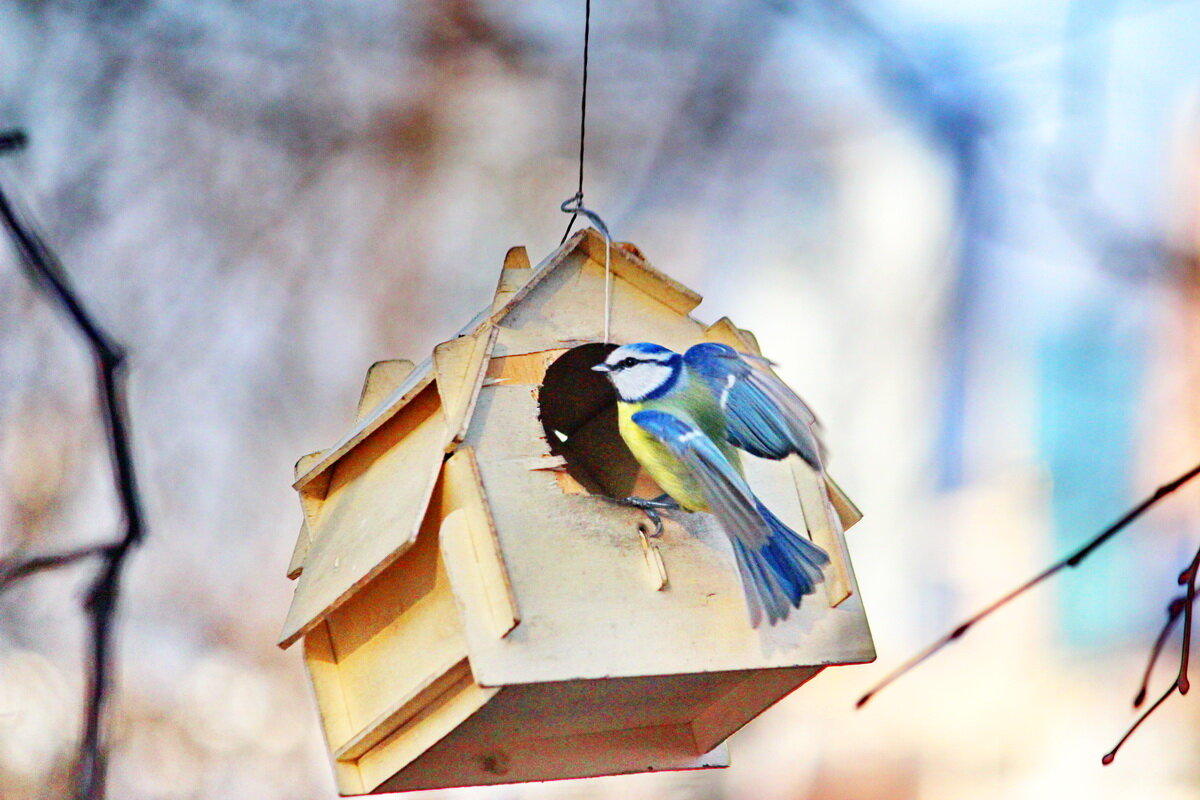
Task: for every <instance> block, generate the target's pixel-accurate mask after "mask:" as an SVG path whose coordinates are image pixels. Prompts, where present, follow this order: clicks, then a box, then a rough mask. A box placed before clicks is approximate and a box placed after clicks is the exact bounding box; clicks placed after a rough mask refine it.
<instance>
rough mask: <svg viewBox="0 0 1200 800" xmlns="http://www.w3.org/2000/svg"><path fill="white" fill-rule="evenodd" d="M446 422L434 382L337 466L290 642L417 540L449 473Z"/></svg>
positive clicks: (283, 639) (290, 624)
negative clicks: (444, 458)
mask: <svg viewBox="0 0 1200 800" xmlns="http://www.w3.org/2000/svg"><path fill="white" fill-rule="evenodd" d="M445 436H446V428H445V424H444V422H443V420H442V415H441V404H440V401H439V397H438V393H437V391H436V390H435V389H434V388H433V387H432V386H427V387H426V389H425V390H424V391H423V392H422V393H421V395H420V396H418V397H416V398H414V399H413V400H412V402H411V403H409V404H408V405H407V406H406V407H405V408H404V409H403V410H402V411H401V413H399V414H397V415H396V416H394V417H392V418H391V419H389V420H388V421H387V422H386V423H385V424H384V425H383V426H382V427H380V428H379V429H378V431H376V432H375V433H374V434H373V435H372V436H370V437H369V438H367V439H366V440H364V441H363V442H362V443H360V444H359V445H358V446H357V447H355V448H354V449H353V450H351V451H349V452H348V453H347V454H346V455H345V457H343V458H342V459H341V460H340V461H339V462H338V464H337V466H336V467H335V469H334V471H333V473H332V478H331V483H330V486H329V491H328V494H327V496H326V498H325V501H324V503H322V505H321V510H320V514H319V516H318V517H317V520H316V525H315V526H310V527H311V529H312V534H313V541H312V547H311V549H310V550H309V553H308V558H307V559H306V560H305V565H304V566H305V568H304V571H303V572H302V573H301V575H300V578H299V579H298V581H297V584H296V592H295V596H294V597H293V598H292V605H291V608H290V609H289V611H288V617H287V621H286V622H285V624H284V628H283V632H282V634H281V635H280V646H282V647H287V646H288V645H290V644H291V643H292V642H294V641H295V640H296V639H297V638H299V637H300V636H301V635H303V634H304V632H305V631H306V630H307V629H308V628H310V627H311V626H312V625H313V624H314V623H315V622H316V621H318V620H320V619H321V618H322V617H324V616H325V615H326V614H328V613H329V612H330V611H332V610H333V609H335V608H337V607H338V606H339V605H340V604H342V603H343V602H345V601H346V600H347V599H348V598H349V597H350V595H352V594H353V593H354V591H355V590H357V589H358V588H359V587H360V586H361V585H363V584H364V583H365V582H367V581H368V580H370V579H371V578H373V577H374V576H375V575H377V574H379V572H381V571H382V570H383V569H385V568H386V567H387V566H388V565H389V564H390V563H391V562H392V561H393V560H395V559H396V558H397V557H398V556H399V555H400V554H401V553H403V552H404V551H405V550H406V549H407V548H408V547H409V546H411V545H412V543H413V540H414V539H415V538H416V536H417V531H418V530H419V529H420V526H421V520H422V519H423V517H424V516H425V509H426V506H427V505H428V503H429V500H430V497H431V496H432V494H433V489H434V484H435V483H436V481H437V477H438V475H439V473H440V472H441V466H442V454H443V450H442V445H443V442H444V441H445Z"/></svg>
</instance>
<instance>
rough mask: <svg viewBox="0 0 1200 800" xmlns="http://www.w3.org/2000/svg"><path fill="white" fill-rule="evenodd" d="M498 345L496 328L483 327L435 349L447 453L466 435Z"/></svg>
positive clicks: (436, 372) (435, 369)
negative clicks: (486, 372) (492, 351)
mask: <svg viewBox="0 0 1200 800" xmlns="http://www.w3.org/2000/svg"><path fill="white" fill-rule="evenodd" d="M495 341H496V329H495V327H494V326H492V325H484V326H481V327H480V328H479V329H478V330H477V331H475V332H474V333H472V334H467V335H465V336H459V337H457V338H454V339H451V340H449V341H446V342H442V343H441V344H439V345H438V346H437V347H435V348H433V369H434V373H435V376H436V378H435V379H436V381H437V388H438V393H439V394H440V395H441V397H442V414H443V416H444V417H445V419H446V444H445V448H446V450H447V451H450V450H453V449H454V447H455V446H456V445H457V444H458V443H459V442H461V441H462V438H463V436H465V435H466V428H467V424H468V423H469V422H470V420H471V412H472V411H473V410H474V408H475V399H476V398H477V397H478V396H479V387H480V386H481V385H482V384H483V376H484V372H485V367H486V365H487V363H488V356H489V355H490V353H491V349H492V345H493V344H494V343H495Z"/></svg>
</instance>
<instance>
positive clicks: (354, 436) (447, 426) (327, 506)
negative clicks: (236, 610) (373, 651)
mask: <svg viewBox="0 0 1200 800" xmlns="http://www.w3.org/2000/svg"><path fill="white" fill-rule="evenodd" d="M605 250H606V243H605V240H604V237H603V236H601V235H600V234H599V233H598V232H597V231H595V230H594V229H591V228H588V229H585V230H581V231H579V232H577V233H576V234H575V235H574V236H572V237H571V238H570V239H569V240H567V241H566V242H565V243H564V244H563V245H562V246H561V247H559V248H558V249H557V250H556V251H555V252H554V253H552V254H551V255H550V256H549V257H548V258H546V259H545V260H544V261H542V262H541V263H540V264H539V265H538V266H537V267H535V268H530V266H529V260H528V257H527V256H526V255H525V250H524V248H513V249H512V250H510V251H509V253H508V256H507V257H506V259H505V265H504V269H503V272H502V274H501V278H500V281H499V285H498V286H497V289H496V293H495V297H494V299H493V302H492V305H491V306H490V307H489V308H485V309H483V310H481V311H480V312H479V313H478V314H477V315H476V316H475V318H474V319H472V320H471V322H469V323H468V324H467V325H466V326H464V327H463V328H462V329H461V330H460V331H459V334H458V335H457V336H455V337H454V338H453V339H450V340H447V341H445V342H442V343H441V344H439V345H437V346H436V347H435V348H434V352H433V354H432V356H431V357H430V358H428V359H426V360H424V361H423V362H421V363H420V364H418V365H416V366H412V365H409V364H407V362H405V363H404V364H400V362H384V363H390V364H393V365H397V367H396V368H395V369H392V370H390V371H387V372H388V375H387V379H389V380H393V381H395V383H394V385H390V384H389V385H385V386H383V387H382V388H381V387H378V386H374V387H373V386H372V381H371V378H370V376H369V377H368V383H367V386H365V387H364V392H363V400H362V402H361V403H360V408H359V418H358V420H357V421H356V423H355V424H354V426H353V427H352V428H351V429H350V430H349V431H348V432H347V433H346V435H344V436H343V437H342V438H341V439H339V440H338V441H337V443H335V444H334V445H333V446H332V447H330V448H328V449H326V450H324V451H322V452H321V453H319V454H313V455H312V456H308V457H306V458H305V459H301V461H300V463H299V464H298V465H297V476H296V480H295V483H294V484H293V486H294V488H295V489H297V490H298V491H299V492H300V494H301V500H302V503H303V504H304V506H305V511H306V524H305V526H304V529H303V530H302V531H301V535H300V541H299V542H298V543H297V551H296V556H295V557H294V558H293V566H292V569H291V570H290V573H289V574H290V576H291V577H296V578H297V585H296V590H295V595H294V597H293V600H292V605H291V609H290V610H289V613H288V617H287V621H286V622H285V624H284V629H283V632H282V634H281V639H280V645H281V646H284V647H286V646H288V645H290V644H292V643H294V642H295V641H296V640H297V639H299V638H300V637H301V636H303V635H305V634H306V633H307V632H308V631H309V630H311V629H312V628H313V627H314V626H315V625H317V624H318V623H319V622H320V621H321V620H322V619H324V618H325V617H326V616H327V615H328V614H329V613H330V612H332V611H333V610H335V609H336V608H337V607H338V606H340V605H341V604H342V603H343V602H345V601H346V600H347V599H349V597H350V596H352V595H353V594H354V592H355V591H357V589H358V588H360V587H361V586H363V585H364V584H365V583H366V582H367V581H369V580H371V579H372V578H373V577H374V576H375V575H377V574H378V573H379V572H381V571H382V570H383V569H385V568H386V567H387V566H389V565H390V564H391V563H392V562H394V561H395V559H396V558H398V557H399V556H400V555H402V554H403V553H404V552H405V551H406V550H408V548H409V547H411V546H412V544H413V542H414V541H415V540H416V537H417V535H418V533H419V532H420V528H421V524H422V520H423V519H424V517H425V511H426V508H427V506H428V504H429V502H430V499H431V497H432V496H433V494H434V488H435V485H436V483H437V479H438V476H439V474H440V472H441V469H442V463H443V461H444V459H445V456H446V455H447V454H448V453H450V452H453V451H454V450H455V449H456V448H457V446H458V444H459V443H460V442H461V441H462V439H463V437H464V435H465V433H466V430H467V427H468V425H469V424H470V422H471V417H472V413H473V411H474V406H475V401H476V399H477V397H478V394H479V389H480V387H481V386H482V384H483V381H484V378H485V375H486V373H487V367H488V364H489V361H490V359H491V358H493V357H494V356H511V355H518V354H523V353H534V352H539V351H548V350H553V349H561V348H569V347H572V346H576V345H579V344H585V343H588V342H596V341H600V339H601V338H602V333H601V331H602V329H603V327H602V322H603V316H602V301H601V302H600V303H598V302H597V298H596V297H595V296H594V295H593V294H592V293H591V291H590V290H589V291H588V292H583V293H581V294H582V295H583V296H580V297H578V298H577V299H574V300H572V302H573V303H577V305H578V308H574V307H572V308H571V309H569V310H568V312H569V313H563V312H562V311H561V310H560V312H558V313H555V314H546V315H545V316H542V315H541V309H540V308H527V307H526V306H527V304H528V303H529V302H530V301H531V299H532V298H533V297H534V296H535V294H537V293H538V292H537V290H538V287H543V289H548V290H549V291H552V292H570V291H572V290H573V289H575V288H576V287H575V286H574V285H571V284H567V283H565V282H563V283H561V285H559V284H555V281H556V280H560V281H563V280H564V279H563V274H564V270H563V269H562V268H563V267H564V266H566V265H569V264H573V265H575V266H576V267H578V266H579V265H580V263H581V262H588V261H590V262H592V263H593V265H597V264H598V265H599V268H600V269H601V270H603V269H604V265H605V255H606V253H605ZM609 264H610V266H611V271H612V277H613V283H614V287H615V286H616V285H617V284H618V282H620V283H621V284H623V285H626V288H625V289H624V290H623V291H628V289H629V288H632V289H636V290H637V294H640V295H641V296H642V297H643V298H644V299H645V301H646V302H647V303H648V305H646V306H644V307H640V308H639V309H638V313H639V314H640V317H639V323H641V322H644V323H645V328H646V329H647V335H648V336H649V335H652V334H653V333H654V332H655V325H654V317H655V313H654V311H655V310H657V311H658V312H659V313H660V314H661V313H665V314H669V315H671V316H673V317H675V318H678V316H684V317H686V316H687V314H688V313H689V312H690V311H691V310H692V309H694V308H695V307H696V306H697V305H699V303H700V301H701V299H702V298H701V296H700V295H699V294H697V293H696V292H694V291H692V290H691V289H688V288H687V287H686V286H684V285H682V284H680V283H679V282H678V281H675V280H673V279H672V278H670V277H668V276H667V275H664V274H663V273H661V272H659V271H658V270H656V269H654V268H653V267H652V266H650V265H649V264H648V263H646V261H645V259H644V258H643V257H642V255H641V253H640V252H639V251H638V250H637V248H636V247H633V246H632V245H628V244H623V243H613V244H612V245H611V250H610V252H609ZM517 312H520V314H519V316H521V317H522V320H521V321H520V323H519V324H516V325H509V324H508V322H509V320H510V319H511V318H513V317H515V316H518V314H517ZM648 312H649V313H648ZM721 326H724V328H723V329H727V331H728V337H726V338H731V339H732V341H730V343H732V344H736V345H738V346H740V347H742V348H743V349H756V348H755V346H754V342H753V340H752V339H748V338H746V337H747V336H748V334H746V333H745V332H744V331H739V330H738V329H737V328H735V327H734V326H733V325H732V324H731V323H729V322H728V320H722V321H721V322H719V323H717V324H716V325H714V326H711V328H710V329H716V328H720V327H721ZM663 343H664V344H666V345H668V346H672V345H674V346H680V344H681V343H675V342H672V341H669V340H664V342H663ZM377 366H378V365H377ZM406 370H407V374H406V375H404V376H403V378H402V379H399V380H396V378H397V376H399V375H401V374H403V373H404V372H405V371H406ZM381 380H382V379H381ZM380 398H381V399H380ZM380 498H387V502H386V503H380V502H379V499H380ZM318 507H319V508H320V517H321V520H322V521H321V524H319V525H314V524H312V523H313V522H314V521H315V517H316V509H317V508H318ZM330 521H336V522H337V524H329V523H330Z"/></svg>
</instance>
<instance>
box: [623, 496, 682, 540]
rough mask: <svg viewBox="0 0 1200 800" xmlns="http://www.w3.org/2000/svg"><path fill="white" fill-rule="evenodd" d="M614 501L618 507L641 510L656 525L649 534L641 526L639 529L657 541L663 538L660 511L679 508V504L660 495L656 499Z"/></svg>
mask: <svg viewBox="0 0 1200 800" xmlns="http://www.w3.org/2000/svg"><path fill="white" fill-rule="evenodd" d="M612 501H613V502H614V503H616V504H617V505H621V506H630V507H631V508H640V509H641V510H642V512H643V513H644V514H645V515H646V516H647V517H648V518H649V520H650V521H651V522H652V523H654V532H653V533H649V532H647V531H645V530H643V529H642V526H641V525H639V526H638V529H639V530H642V532H643V533H645V534H646V535H647V536H650V537H653V538H655V539H657V538H658V537H659V536H662V532H663V524H662V515H661V514H659V513H658V512H659V511H675V510H677V509H678V508H679V503H677V502H675V500H674V499H673V498H672V497H671V496H670V495H667V494H660V495H659V496H658V497H655V498H646V497H626V498H624V499H617V498H612Z"/></svg>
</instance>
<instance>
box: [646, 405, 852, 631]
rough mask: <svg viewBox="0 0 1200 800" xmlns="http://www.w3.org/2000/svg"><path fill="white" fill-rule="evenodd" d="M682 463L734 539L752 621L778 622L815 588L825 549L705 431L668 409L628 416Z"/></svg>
mask: <svg viewBox="0 0 1200 800" xmlns="http://www.w3.org/2000/svg"><path fill="white" fill-rule="evenodd" d="M630 419H631V420H632V421H633V422H634V423H635V424H636V425H638V426H639V427H640V428H642V429H643V430H645V431H646V432H647V433H649V434H650V435H651V436H653V437H654V438H656V439H657V440H658V441H660V442H662V443H663V445H665V446H666V448H667V449H668V450H669V451H670V452H671V454H672V455H674V456H675V457H676V458H677V459H679V461H680V462H681V463H682V465H683V466H684V468H686V469H687V470H688V471H689V472H690V473H691V475H692V476H693V477H695V479H696V482H697V483H698V484H699V485H700V488H701V491H702V492H703V493H704V497H705V500H707V501H708V506H709V509H710V510H711V511H712V513H713V515H714V516H715V517H716V518H717V520H718V521H719V522H720V523H721V526H722V527H723V528H724V530H725V532H726V534H728V536H729V538H730V539H731V540H732V541H733V552H734V556H735V558H736V561H737V567H738V574H739V575H740V576H741V579H742V588H743V589H744V591H745V593H746V604H747V607H748V608H749V610H750V622H751V624H752V625H753V626H755V627H758V625H759V623H760V622H761V621H762V615H763V612H764V611H765V612H766V616H767V619H768V621H769V622H770V624H772V625H774V624H775V623H776V622H778V621H779V620H781V619H784V618H786V617H787V615H788V612H789V611H790V610H791V607H793V606H794V607H796V608H799V607H800V601H801V599H802V598H803V597H804V596H805V595H808V594H812V593H813V592H814V591H815V590H816V585H817V583H819V582H820V581H821V580H822V579H823V578H824V574H823V572H822V567H823V566H824V565H825V564H828V563H829V556H827V555H826V554H825V551H824V550H822V549H821V548H819V547H817V546H816V545H815V544H813V543H812V542H810V541H808V540H807V539H804V538H803V537H801V536H799V535H797V534H796V533H795V532H794V531H792V530H791V529H790V528H788V527H787V525H785V524H784V523H783V522H782V521H780V519H779V518H778V517H776V516H775V515H774V514H772V513H771V511H770V510H769V509H768V508H767V507H766V506H764V505H763V504H762V503H761V502H760V501H759V500H758V498H756V497H755V496H754V493H753V492H752V491H751V490H750V486H749V485H748V484H747V483H746V479H745V478H743V477H742V475H741V473H740V472H738V470H737V469H736V468H734V466H733V465H732V464H730V463H729V460H728V459H726V458H725V456H724V454H723V453H722V452H721V450H720V448H719V447H717V445H716V444H715V443H714V442H713V441H712V439H710V438H708V437H707V436H706V435H705V434H704V432H703V431H701V430H700V429H699V428H697V427H696V426H695V425H692V424H691V423H689V422H685V421H684V420H682V419H680V418H679V417H676V416H674V415H672V414H669V413H667V412H665V411H658V410H644V411H638V412H637V413H635V414H633V416H632V417H631V418H630Z"/></svg>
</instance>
